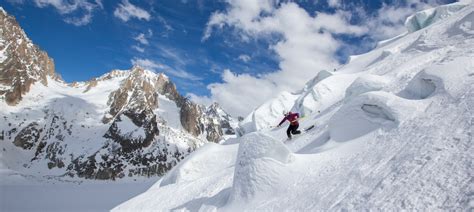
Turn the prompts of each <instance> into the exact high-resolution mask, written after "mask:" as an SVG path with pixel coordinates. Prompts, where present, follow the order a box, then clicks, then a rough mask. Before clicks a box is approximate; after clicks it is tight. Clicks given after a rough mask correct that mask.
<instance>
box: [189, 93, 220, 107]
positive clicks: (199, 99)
mask: <svg viewBox="0 0 474 212" xmlns="http://www.w3.org/2000/svg"><path fill="white" fill-rule="evenodd" d="M186 96H187V97H189V99H190V100H191V101H193V102H195V103H198V104H200V105H204V106H206V107H207V106H209V105H211V104H212V103H214V101H213V100H212V99H211V98H210V97H208V96H198V95H195V94H193V93H188V94H187V95H186Z"/></svg>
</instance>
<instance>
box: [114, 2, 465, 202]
mask: <svg viewBox="0 0 474 212" xmlns="http://www.w3.org/2000/svg"><path fill="white" fill-rule="evenodd" d="M459 5H460V3H456V4H452V5H448V6H445V7H447V8H445V9H446V10H447V11H454V10H457V12H450V13H446V15H444V16H442V18H437V19H436V20H432V21H431V24H429V25H423V27H424V28H420V29H419V30H417V31H411V32H409V33H406V34H404V35H402V36H400V37H399V38H397V39H393V40H389V41H386V42H384V43H383V45H379V47H378V48H376V49H374V50H373V51H371V52H368V53H366V54H363V55H358V56H357V57H353V58H352V59H351V61H350V62H349V63H348V64H346V65H345V66H343V67H342V68H340V69H339V70H338V71H337V72H335V73H331V75H330V76H327V77H325V78H324V79H321V80H312V81H310V82H309V83H308V84H307V86H306V87H305V89H303V90H302V92H301V93H300V94H299V96H298V97H297V98H293V97H288V98H287V101H286V102H285V101H284V100H285V99H284V98H279V99H277V100H273V101H271V102H269V103H267V104H264V106H262V107H260V108H258V109H257V110H255V111H257V112H255V111H254V113H253V114H251V116H253V117H258V115H259V113H262V114H278V113H277V112H275V113H274V112H273V109H274V107H271V105H274V104H275V101H277V102H278V105H279V106H278V109H279V110H283V109H286V108H288V107H289V106H288V105H293V106H292V108H293V109H294V110H299V111H300V112H302V113H305V115H306V117H305V118H304V119H301V124H300V126H301V127H306V126H310V125H312V124H316V127H315V129H314V130H311V131H309V132H307V133H305V134H302V135H299V136H295V138H294V139H293V140H291V141H288V142H285V140H286V138H285V137H286V135H285V131H286V126H283V127H280V128H268V126H270V125H271V124H276V123H275V122H274V121H275V119H276V117H273V116H271V117H270V118H268V120H256V119H249V120H246V121H245V122H244V123H245V124H246V125H248V126H259V127H257V128H253V129H251V128H246V129H250V130H247V131H246V132H247V134H245V135H243V136H242V137H240V138H238V139H237V140H233V141H232V143H235V144H231V145H216V144H212V145H210V144H207V146H204V147H203V148H201V149H200V150H198V151H196V152H194V153H192V154H191V156H190V157H189V158H188V159H186V160H185V161H183V162H182V163H181V164H179V165H178V166H176V167H174V169H173V170H172V171H171V172H170V173H168V174H167V175H166V176H165V177H164V178H163V179H161V180H160V181H158V182H157V183H156V184H155V185H154V186H153V187H151V188H150V189H149V190H148V191H146V192H144V193H142V194H140V195H138V196H136V197H135V198H133V199H131V200H129V201H127V202H124V203H122V204H120V205H118V206H117V207H116V208H114V211H159V210H171V209H175V210H190V211H198V210H199V211H214V210H220V211H221V210H222V211H242V210H269V211H282V210H289V211H317V210H322V211H325V210H356V211H359V210H382V211H385V210H395V211H399V210H428V211H432V210H456V211H469V210H472V209H473V207H474V185H473V176H472V173H474V166H473V163H472V162H473V161H474V160H473V159H474V158H473V154H472V153H473V152H474V148H473V145H472V137H473V130H474V127H473V126H474V125H473V120H474V113H473V111H474V33H473V32H474V25H473V22H474V5H472V4H471V5H466V6H462V8H460V6H459ZM451 7H452V8H451ZM456 8H460V9H456ZM435 10H436V9H435ZM422 13H426V11H423V12H422ZM285 107H286V108H285ZM259 109H261V110H262V112H258V111H259ZM317 111H320V112H319V113H318V112H317ZM260 117H263V116H260ZM258 123H268V124H267V127H265V126H262V125H258ZM241 126H242V125H241ZM251 131H257V132H252V133H248V132H251ZM216 154H219V155H218V159H216V156H215V155H216ZM208 163H209V164H212V165H208V166H204V167H203V166H202V164H208Z"/></svg>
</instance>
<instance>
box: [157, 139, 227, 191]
mask: <svg viewBox="0 0 474 212" xmlns="http://www.w3.org/2000/svg"><path fill="white" fill-rule="evenodd" d="M220 150H221V149H220V148H219V145H218V144H215V143H207V144H205V145H204V146H203V147H201V148H199V149H198V150H196V151H195V152H193V153H192V154H191V155H190V156H188V157H186V158H185V159H184V160H183V161H182V162H181V163H179V165H178V166H176V167H174V168H173V169H172V170H171V171H170V172H169V173H168V174H166V175H165V176H164V177H163V179H162V180H161V183H159V184H158V185H159V187H162V186H166V185H170V184H176V183H181V182H186V181H194V180H196V179H199V178H203V177H205V176H207V175H208V174H209V173H208V172H207V171H206V170H208V167H215V166H217V165H218V164H221V163H223V162H226V161H227V162H228V161H229V160H233V159H232V158H229V157H225V155H223V154H226V152H224V151H220ZM204 161H205V162H204Z"/></svg>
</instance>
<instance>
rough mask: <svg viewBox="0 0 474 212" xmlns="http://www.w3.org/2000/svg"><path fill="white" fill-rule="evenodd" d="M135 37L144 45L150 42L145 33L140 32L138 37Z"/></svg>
mask: <svg viewBox="0 0 474 212" xmlns="http://www.w3.org/2000/svg"><path fill="white" fill-rule="evenodd" d="M133 39H135V40H136V41H138V42H140V43H141V44H143V45H148V44H149V42H148V40H147V38H146V37H145V34H143V33H140V34H139V35H138V36H137V37H134V38H133Z"/></svg>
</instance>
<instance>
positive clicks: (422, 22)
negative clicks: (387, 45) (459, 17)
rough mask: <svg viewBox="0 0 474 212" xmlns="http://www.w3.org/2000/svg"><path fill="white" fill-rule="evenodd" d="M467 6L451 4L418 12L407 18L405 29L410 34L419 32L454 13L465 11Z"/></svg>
mask: <svg viewBox="0 0 474 212" xmlns="http://www.w3.org/2000/svg"><path fill="white" fill-rule="evenodd" d="M465 6H466V5H464V4H460V3H459V4H449V5H443V6H439V7H436V8H431V9H427V10H423V11H420V12H417V13H415V14H414V15H411V16H409V17H408V18H407V20H406V21H405V27H406V28H407V30H408V32H415V31H418V30H420V29H423V28H426V27H427V26H430V25H431V24H434V23H436V22H438V21H440V20H443V19H446V18H447V17H450V16H451V15H453V14H454V13H456V12H458V11H459V10H461V9H463V8H464V7H465Z"/></svg>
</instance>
